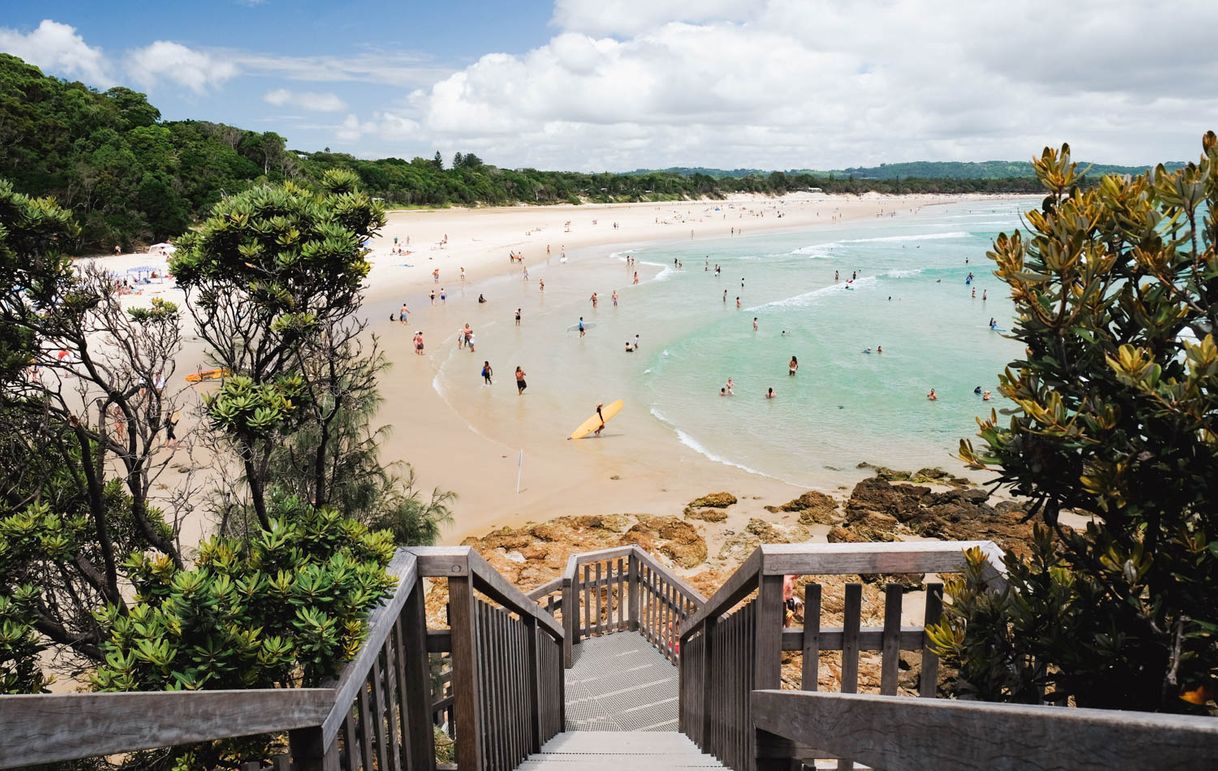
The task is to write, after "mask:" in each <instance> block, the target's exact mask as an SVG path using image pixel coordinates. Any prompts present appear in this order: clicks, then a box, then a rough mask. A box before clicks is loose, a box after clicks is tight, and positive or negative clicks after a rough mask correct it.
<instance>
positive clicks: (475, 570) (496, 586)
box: [469, 550, 563, 639]
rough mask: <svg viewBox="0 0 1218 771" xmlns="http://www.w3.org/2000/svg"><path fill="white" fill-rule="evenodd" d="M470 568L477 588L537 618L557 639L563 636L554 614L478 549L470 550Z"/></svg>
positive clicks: (521, 612)
mask: <svg viewBox="0 0 1218 771" xmlns="http://www.w3.org/2000/svg"><path fill="white" fill-rule="evenodd" d="M469 570H470V574H471V575H472V576H473V578H474V588H475V589H477V590H478V591H480V592H482V593H483V594H485V595H486V596H487V597H489V598H491V599H492V600H494V601H495V602H498V603H499V604H500V605H502V606H504V607H505V608H511V610H512V611H513V612H515V613H520V614H523V615H529V616H532V617H533V618H535V619H537V621H538V622H539V623H540V624H541V625H542V626H543V627H544V628H546V629H548V630H550V634H552V635H553V636H554V638H555V639H557V638H559V637H561V636H562V633H563V631H562V625H561V624H559V623H558V621H557V620H556V619H555V618H554V617H553V616H551V615H550V614H549V613H546V612H545V611H543V610H542V609H541V608H540V607H538V605H537V603H536V602H534V601H533V600H530V599H529V598H528V597H526V596H525V594H524V593H523V592H521V591H520V590H519V589H517V588H516V587H515V586H514V585H513V584H512V583H511V582H510V581H508V580H507V579H506V578H504V577H503V576H501V575H499V572H498V571H497V570H495V569H494V568H493V567H491V566H490V565H489V564H487V562H486V560H484V559H483V558H482V555H480V554H478V552H476V551H472V550H470V551H469Z"/></svg>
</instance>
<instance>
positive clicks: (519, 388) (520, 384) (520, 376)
mask: <svg viewBox="0 0 1218 771" xmlns="http://www.w3.org/2000/svg"><path fill="white" fill-rule="evenodd" d="M528 387H529V384H528V383H526V382H524V370H522V369H521V368H520V367H517V368H516V395H517V396H523V395H524V389H526V388H528Z"/></svg>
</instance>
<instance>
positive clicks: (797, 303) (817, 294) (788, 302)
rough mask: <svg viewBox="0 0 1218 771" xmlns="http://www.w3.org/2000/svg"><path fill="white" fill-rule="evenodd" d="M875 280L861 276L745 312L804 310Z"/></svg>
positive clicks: (872, 277)
mask: <svg viewBox="0 0 1218 771" xmlns="http://www.w3.org/2000/svg"><path fill="white" fill-rule="evenodd" d="M875 280H876V278H875V276H863V277H862V278H857V279H855V280H854V281H853V282H843V283H841V284H833V285H832V286H822V287H821V288H820V289H813V290H812V291H810V292H804V293H803V294H797V295H795V296H794V297H785V298H783V299H781V300H774V301H773V302H768V303H766V304H764V305H758V306H755V307H752V308H746V309H745V310H748V311H759V310H764V309H766V308H806V307H808V306H809V305H811V304H812V303H813V302H815V301H816V300H818V299H820V298H822V297H825V296H827V295H830V294H833V293H834V292H845V291H847V289H846V287H847V286H849V287H850V288H851V289H857V288H859V287H860V286H867V285H869V284H873V283H875Z"/></svg>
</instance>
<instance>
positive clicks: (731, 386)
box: [723, 377, 736, 396]
mask: <svg viewBox="0 0 1218 771" xmlns="http://www.w3.org/2000/svg"><path fill="white" fill-rule="evenodd" d="M723 387H724V389H726V390H727V395H728V396H732V395H733V394H734V392H735V388H736V384H735V383H733V382H732V379H731V378H730V377H729V378H728V379H727V385H725V386H723Z"/></svg>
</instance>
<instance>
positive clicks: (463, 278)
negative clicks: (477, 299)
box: [461, 268, 465, 284]
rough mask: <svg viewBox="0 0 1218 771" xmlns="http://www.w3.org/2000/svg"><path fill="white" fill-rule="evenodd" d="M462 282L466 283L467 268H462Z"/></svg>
mask: <svg viewBox="0 0 1218 771" xmlns="http://www.w3.org/2000/svg"><path fill="white" fill-rule="evenodd" d="M461 283H462V284H464V283H465V268H461Z"/></svg>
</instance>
